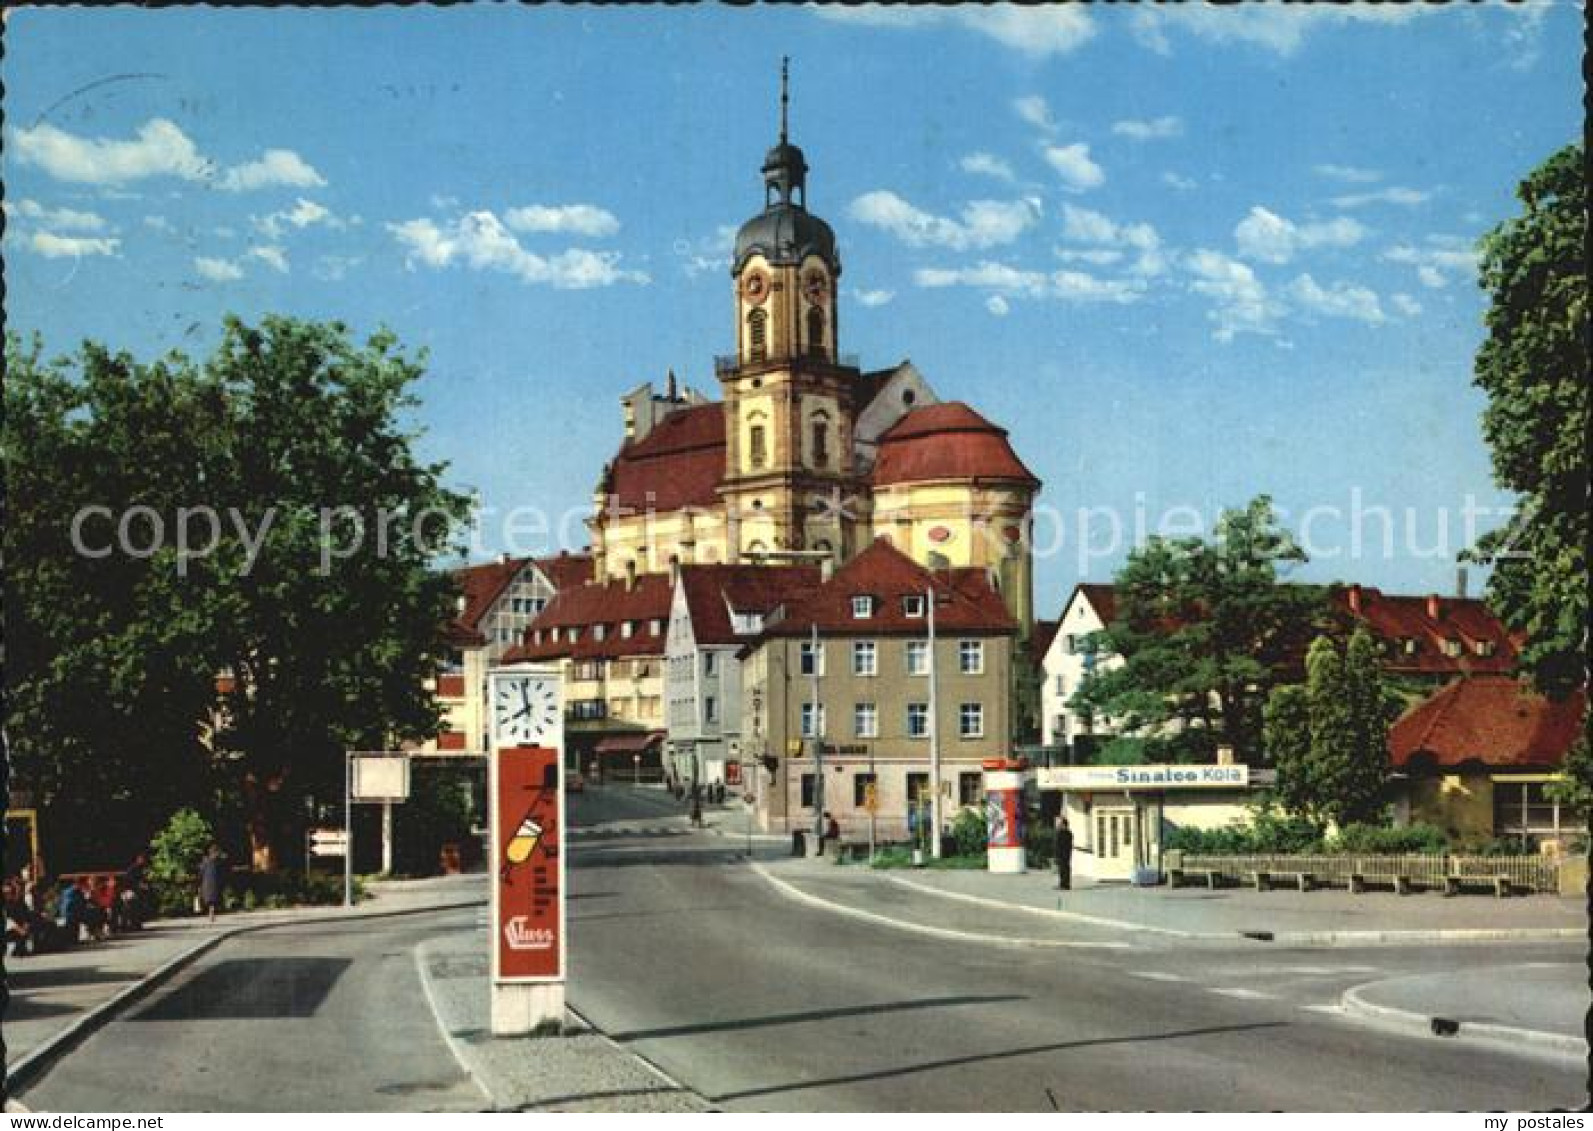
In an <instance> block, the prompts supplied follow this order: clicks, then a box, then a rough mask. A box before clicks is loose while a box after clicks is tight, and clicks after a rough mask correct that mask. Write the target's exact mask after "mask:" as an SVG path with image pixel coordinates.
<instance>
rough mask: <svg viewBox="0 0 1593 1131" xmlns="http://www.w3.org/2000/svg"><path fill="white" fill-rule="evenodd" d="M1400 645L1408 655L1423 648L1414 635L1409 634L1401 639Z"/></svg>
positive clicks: (1412, 654)
mask: <svg viewBox="0 0 1593 1131" xmlns="http://www.w3.org/2000/svg"><path fill="white" fill-rule="evenodd" d="M1400 646H1401V648H1402V650H1403V651H1404V653H1405V655H1407V656H1414V655H1415V654H1416V653H1417V652H1418V651H1419V650H1420V648H1421V645H1420V644H1419V643H1417V641H1416V638H1415V637H1414V636H1407V637H1405V638H1404V639H1403V640H1401V641H1400Z"/></svg>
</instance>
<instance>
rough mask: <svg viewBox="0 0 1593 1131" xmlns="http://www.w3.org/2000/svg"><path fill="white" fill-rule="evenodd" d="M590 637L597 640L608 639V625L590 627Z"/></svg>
mask: <svg viewBox="0 0 1593 1131" xmlns="http://www.w3.org/2000/svg"><path fill="white" fill-rule="evenodd" d="M592 635H593V637H594V638H596V639H598V640H603V639H606V638H607V637H608V625H606V624H599V625H593V626H592Z"/></svg>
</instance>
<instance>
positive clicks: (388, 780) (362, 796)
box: [350, 754, 409, 801]
mask: <svg viewBox="0 0 1593 1131" xmlns="http://www.w3.org/2000/svg"><path fill="white" fill-rule="evenodd" d="M353 762H354V771H353V775H352V778H353V780H352V781H351V782H350V790H351V794H352V796H353V799H354V800H355V801H407V800H409V759H408V758H406V757H404V756H403V755H401V754H399V755H393V754H356V755H354V758H353Z"/></svg>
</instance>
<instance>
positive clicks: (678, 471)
mask: <svg viewBox="0 0 1593 1131" xmlns="http://www.w3.org/2000/svg"><path fill="white" fill-rule="evenodd" d="M724 473H725V406H724V405H723V404H719V403H717V402H716V403H714V404H705V405H693V406H691V407H689V408H682V409H677V410H676V411H674V412H672V413H670V414H669V415H668V416H666V417H664V419H663V420H661V421H659V422H658V423H657V424H655V425H654V426H653V429H652V431H651V432H649V433H647V435H646V436H643V437H642V438H641V439H640V440H634V441H627V442H626V444H625V445H624V447H622V448H620V451H619V454H618V455H617V456H615V457H614V466H613V475H612V478H611V479H610V481H609V484H608V494H609V495H610V497H611V499H612V501H613V503H614V505H616V506H620V507H624V508H626V509H627V510H633V511H648V510H654V511H672V510H679V509H681V508H682V507H692V506H698V507H700V506H713V505H715V504H717V503H718V502H719V501H720V500H719V494H718V488H719V481H720V480H721V479H722V478H723V477H724Z"/></svg>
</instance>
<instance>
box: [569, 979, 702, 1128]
mask: <svg viewBox="0 0 1593 1131" xmlns="http://www.w3.org/2000/svg"><path fill="white" fill-rule="evenodd" d="M564 1012H566V1013H568V1014H569V1015H570V1016H571V1017H573V1018H575V1019H576V1020H577V1021H579V1022H580V1023H581V1024H582V1025H583V1026H585V1028H586V1031H587V1032H588V1033H592V1034H593V1035H595V1036H597V1037H600V1038H601V1039H602V1041H603V1043H604V1044H606V1045H608V1047H609V1048H611V1049H613V1050H614V1051H615V1052H617V1053H619V1054H620V1055H621V1056H628V1057H630V1058H631V1059H632V1060H634V1061H636V1063H638V1064H640V1065H641V1066H642V1067H643V1068H645V1069H647V1071H649V1072H651V1073H652V1074H653V1075H654V1076H657V1077H658V1078H659V1079H660V1080H662V1081H663V1082H664V1083H665V1084H667V1085H669V1086H670V1087H671V1088H673V1089H674V1090H675V1091H677V1092H680V1093H681V1094H682V1095H687V1096H690V1097H692V1098H693V1099H695V1100H698V1101H699V1102H701V1104H702V1106H703V1110H704V1111H713V1110H715V1108H714V1105H713V1104H711V1103H709V1102H708V1100H707V1098H706V1097H705V1096H704V1095H703V1094H702V1093H701V1092H699V1091H697V1089H695V1088H689V1087H687V1086H686V1085H685V1084H682V1083H681V1082H680V1081H679V1080H677V1079H675V1078H674V1077H673V1076H671V1075H670V1074H669V1073H668V1072H665V1071H664V1070H663V1069H662V1068H660V1067H659V1066H658V1065H656V1064H654V1063H653V1062H652V1061H651V1060H648V1059H647V1058H646V1057H645V1056H643V1055H642V1054H641V1053H639V1052H637V1051H636V1050H635V1049H628V1048H626V1047H625V1046H624V1045H622V1044H620V1043H619V1042H618V1041H616V1040H615V1039H614V1038H613V1037H611V1036H609V1035H608V1034H607V1033H605V1032H603V1030H601V1029H599V1028H598V1027H597V1026H596V1025H594V1024H592V1022H591V1021H590V1020H589V1019H588V1018H587V1017H586V1016H585V1015H584V1014H582V1013H581V1012H579V1011H578V1010H576V1008H575V1007H574V1006H572V1005H570V1004H569V1003H568V1002H565V1004H564Z"/></svg>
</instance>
